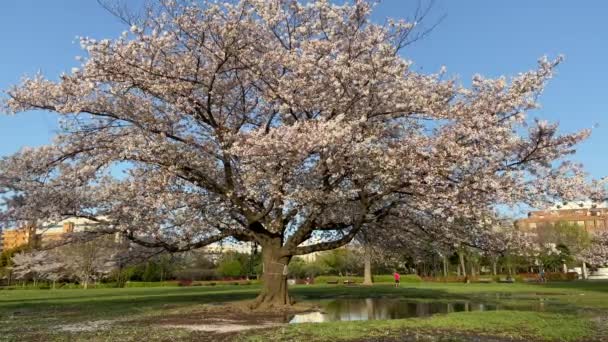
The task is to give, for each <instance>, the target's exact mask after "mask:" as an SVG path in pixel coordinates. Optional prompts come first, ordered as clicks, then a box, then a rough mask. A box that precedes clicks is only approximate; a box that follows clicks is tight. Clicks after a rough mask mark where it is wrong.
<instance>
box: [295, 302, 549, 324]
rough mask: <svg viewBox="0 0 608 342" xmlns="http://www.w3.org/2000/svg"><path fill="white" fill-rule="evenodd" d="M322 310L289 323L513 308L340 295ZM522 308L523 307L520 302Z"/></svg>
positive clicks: (537, 306) (536, 306)
mask: <svg viewBox="0 0 608 342" xmlns="http://www.w3.org/2000/svg"><path fill="white" fill-rule="evenodd" d="M546 304H547V303H546V302H545V301H543V300H541V301H539V302H536V303H528V304H527V307H526V308H523V309H525V310H532V311H544V310H545V307H546ZM319 306H320V307H321V311H317V312H308V313H303V314H297V315H294V316H292V317H290V319H289V320H288V321H289V323H319V322H333V321H366V320H385V319H399V318H411V317H425V316H430V315H434V314H447V313H450V312H463V311H496V310H509V307H507V306H504V305H500V304H493V303H482V302H474V301H466V300H462V301H452V302H446V301H442V302H416V301H412V300H407V299H396V298H367V299H336V300H330V301H321V302H319ZM517 309H518V310H522V307H521V306H518V308H517Z"/></svg>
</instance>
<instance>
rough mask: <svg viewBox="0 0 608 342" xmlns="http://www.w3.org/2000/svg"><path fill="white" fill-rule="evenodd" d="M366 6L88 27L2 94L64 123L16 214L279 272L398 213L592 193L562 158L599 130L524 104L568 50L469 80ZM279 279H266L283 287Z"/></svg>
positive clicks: (252, 0)
mask: <svg viewBox="0 0 608 342" xmlns="http://www.w3.org/2000/svg"><path fill="white" fill-rule="evenodd" d="M372 7H373V6H372V5H371V4H370V3H369V2H367V1H362V0H357V1H353V2H351V3H348V4H345V5H334V4H331V3H329V1H324V0H318V1H311V2H306V3H299V2H297V1H292V0H277V1H266V0H242V1H235V2H231V3H225V4H216V3H211V2H209V3H208V2H202V3H200V4H193V3H192V2H188V3H187V4H184V3H181V2H176V1H162V2H161V3H160V4H159V6H157V7H156V8H155V9H152V10H150V12H149V13H148V15H147V16H146V19H145V20H142V21H139V22H137V23H135V22H134V23H132V26H131V27H130V31H129V32H125V33H123V34H122V35H121V36H120V37H118V38H116V39H104V40H95V39H92V38H86V37H85V38H82V39H81V44H82V47H83V49H84V50H85V51H86V54H87V57H85V58H82V65H81V66H80V67H79V68H74V69H73V70H72V72H71V73H69V74H65V75H61V77H60V79H59V80H56V81H55V80H49V79H47V78H44V77H43V76H41V75H36V76H33V77H29V78H25V79H24V80H23V82H22V83H21V84H20V85H18V86H16V87H14V88H12V89H10V90H9V91H8V92H7V94H8V96H7V99H6V101H5V108H6V111H8V112H10V113H18V112H26V111H29V110H33V109H43V110H48V111H51V112H55V113H57V114H58V115H59V117H60V118H61V124H62V126H61V127H62V129H61V131H60V133H59V134H58V135H57V137H56V139H55V141H54V142H53V144H51V145H49V146H43V147H40V148H34V149H23V150H22V151H20V152H19V153H17V154H15V155H13V156H11V157H9V158H5V159H4V160H2V161H1V163H0V185H1V186H2V188H3V190H5V191H10V192H11V193H12V194H15V195H18V196H20V199H19V201H18V202H19V203H20V205H19V206H14V207H11V209H10V210H5V212H4V216H6V217H8V218H10V219H12V220H25V219H27V220H32V219H59V218H60V217H63V216H82V217H88V218H91V219H94V220H97V221H98V222H99V223H100V229H101V230H103V231H104V232H108V233H114V232H121V233H123V234H124V235H125V236H126V237H128V238H129V239H131V240H133V241H135V242H138V243H140V244H142V245H145V246H149V247H162V248H165V249H167V250H169V251H184V250H188V249H192V248H198V247H202V246H205V245H207V244H209V243H212V242H216V241H220V240H222V239H224V238H227V237H233V238H236V239H238V240H242V241H251V240H255V241H257V242H258V243H260V244H261V246H262V247H263V249H264V252H263V254H264V265H265V266H264V267H265V274H267V276H268V277H270V278H267V279H271V278H272V277H273V276H274V277H276V278H277V279H283V280H284V276H282V269H283V265H286V264H287V263H288V262H289V260H290V258H291V257H292V256H293V255H299V254H306V253H310V252H313V251H319V250H325V249H331V248H336V247H339V246H341V245H344V244H346V243H348V242H349V241H351V239H352V238H353V237H354V236H355V235H356V234H357V233H358V232H359V231H360V229H362V227H364V226H366V225H367V226H371V227H374V228H373V229H382V225H378V224H376V223H377V222H378V220H380V219H382V218H383V217H385V216H387V215H389V214H391V215H395V216H396V217H402V218H412V217H423V218H424V219H425V220H428V219H431V218H432V219H434V220H439V221H442V220H443V221H445V222H451V221H452V220H453V219H454V218H464V219H469V220H475V219H476V218H479V217H484V216H487V211H488V210H491V208H492V207H493V206H494V205H496V204H505V205H512V204H516V203H528V204H531V205H535V206H536V205H538V204H539V203H546V202H553V201H555V200H558V199H559V200H562V199H567V200H569V199H572V198H575V197H578V196H587V195H589V194H590V192H591V190H592V188H591V187H588V186H587V185H586V184H585V179H584V174H583V172H582V171H581V169H580V167H579V166H578V165H575V164H573V163H571V162H568V161H567V160H564V159H563V157H564V156H566V155H568V154H571V153H573V152H574V145H575V144H577V143H578V142H580V141H581V140H583V139H585V138H586V137H587V136H588V134H589V132H588V131H582V132H576V133H572V134H564V135H560V134H558V129H557V128H558V127H557V125H556V124H551V123H547V122H546V121H540V120H529V119H528V116H527V112H528V111H530V110H533V109H535V108H537V106H538V104H537V102H536V99H537V97H538V95H539V94H540V93H541V92H542V90H543V87H544V85H545V82H546V81H547V80H548V79H549V78H551V76H552V75H553V70H554V67H555V66H556V65H557V64H558V63H559V62H560V61H561V58H558V59H556V60H548V59H546V58H542V59H541V60H540V61H539V63H538V68H537V69H536V70H533V71H529V72H525V73H522V74H520V75H518V76H517V77H515V78H512V79H509V80H508V79H507V78H504V77H501V78H498V79H486V78H484V77H482V76H475V77H474V78H473V81H472V85H471V87H470V88H465V87H463V86H461V85H459V83H458V82H457V81H455V80H453V79H445V76H444V73H443V72H439V73H437V74H431V75H425V74H421V73H418V72H415V71H413V70H412V69H411V68H410V66H411V62H410V61H408V60H407V59H404V57H403V56H402V55H401V52H402V48H403V47H405V46H406V45H407V44H408V42H409V41H410V38H411V32H412V30H414V29H415V25H414V24H412V23H407V22H403V21H392V20H389V21H387V23H386V24H384V25H377V24H374V23H372V22H371V21H370V13H371V10H372ZM118 168H120V169H125V170H126V171H125V175H124V176H121V177H114V176H113V171H115V170H117V169H118ZM99 218H103V219H99ZM452 226H453V225H450V224H448V225H444V226H441V225H436V226H435V227H434V228H433V229H432V230H429V233H431V234H443V235H445V236H450V235H451V234H452V232H451V230H450V227H452ZM265 277H266V275H265ZM268 283H270V281H269V282H268ZM280 283H282V284H283V285H281V289H278V290H276V289H275V290H276V291H275V290H268V289H267V291H269V292H277V291H278V292H280V293H281V295H280V296H279V297H281V298H280V299H279V301H283V302H286V301H287V295H286V291H284V289H283V287H284V286H285V285H284V283H285V282H284V281H282V282H280ZM270 297H272V296H270Z"/></svg>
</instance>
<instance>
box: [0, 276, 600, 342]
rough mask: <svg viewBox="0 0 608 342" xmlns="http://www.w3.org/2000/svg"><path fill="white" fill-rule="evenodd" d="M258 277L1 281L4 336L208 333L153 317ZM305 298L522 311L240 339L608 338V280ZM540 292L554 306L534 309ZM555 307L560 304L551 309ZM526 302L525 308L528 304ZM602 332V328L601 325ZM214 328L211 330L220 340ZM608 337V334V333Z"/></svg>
mask: <svg viewBox="0 0 608 342" xmlns="http://www.w3.org/2000/svg"><path fill="white" fill-rule="evenodd" d="M258 291H259V286H258V285H249V286H209V287H206V286H205V287H145V288H123V289H115V288H107V289H89V290H82V289H58V290H0V341H123V340H124V341H139V340H142V336H145V337H146V340H151V341H155V340H157V341H190V340H205V338H206V337H205V336H207V335H209V334H207V333H201V332H190V331H186V330H179V329H177V330H176V329H168V328H166V327H160V326H159V325H157V324H154V321H155V320H157V319H159V318H162V317H165V316H166V315H168V314H172V315H175V314H181V315H184V316H189V315H192V314H193V313H195V312H197V310H200V308H201V307H202V305H203V304H210V303H222V302H231V301H239V300H246V299H252V298H254V297H255V295H256V293H257V292H258ZM290 291H291V294H292V296H293V297H295V298H296V299H297V300H299V301H309V300H313V301H315V300H323V299H334V298H369V297H396V298H406V299H408V300H416V301H454V300H471V301H479V302H485V303H497V304H501V305H504V306H509V307H510V308H511V309H515V310H518V311H496V312H461V313H450V314H447V315H434V316H431V317H428V318H411V319H400V320H386V321H368V322H331V323H321V324H299V325H290V326H286V327H282V328H277V329H271V330H267V331H263V332H261V331H256V332H252V331H250V332H247V333H246V334H240V335H238V336H237V335H234V336H232V335H231V336H232V338H235V339H236V340H244V339H248V340H251V341H262V340H287V341H289V340H291V341H302V340H305V341H325V340H349V339H350V340H361V339H364V338H365V337H374V336H375V337H383V336H384V337H385V336H386V335H387V334H388V335H391V336H399V334H403V333H408V332H412V331H414V332H421V333H429V334H434V333H435V332H440V333H443V334H448V335H449V334H451V333H463V334H490V335H496V336H513V337H519V338H522V339H524V340H549V341H552V340H556V341H557V340H563V341H588V340H590V339H595V340H597V341H601V340H604V338H608V335H602V334H605V333H606V326H605V324H602V325H598V324H599V323H597V322H598V321H601V322H603V321H604V320H598V318H601V317H608V283H606V282H595V283H592V282H571V283H549V284H466V285H465V284H456V283H446V284H443V283H408V284H402V286H401V287H400V288H394V287H392V286H391V285H377V286H373V287H363V286H354V287H348V286H342V285H314V286H305V285H303V286H296V287H293V288H291V289H290ZM539 298H542V299H543V300H546V301H547V302H549V303H550V304H551V305H550V306H548V309H547V311H546V312H532V311H525V310H527V307H528V306H529V305H530V304H531V303H537V302H538V301H539ZM551 308H553V309H551ZM522 310H523V311H522ZM100 320H116V322H118V323H117V324H115V325H112V328H111V329H109V330H105V331H91V332H65V331H61V329H60V328H61V327H62V326H65V325H68V324H75V323H83V322H91V321H100ZM594 334H595V335H594ZM214 339H216V338H213V339H211V340H214ZM605 340H608V339H605Z"/></svg>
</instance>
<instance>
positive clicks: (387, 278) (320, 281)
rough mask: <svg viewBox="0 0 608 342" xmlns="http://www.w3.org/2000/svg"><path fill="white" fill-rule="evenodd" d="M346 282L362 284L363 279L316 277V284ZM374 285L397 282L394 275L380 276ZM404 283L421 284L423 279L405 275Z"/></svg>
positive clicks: (353, 277)
mask: <svg viewBox="0 0 608 342" xmlns="http://www.w3.org/2000/svg"><path fill="white" fill-rule="evenodd" d="M345 280H350V281H353V282H355V283H362V282H363V277H361V276H318V277H315V283H316V284H327V282H335V281H337V282H338V283H340V284H342V283H344V281H345ZM373 281H374V283H393V282H395V278H394V277H393V275H392V274H380V275H374V276H373ZM400 281H401V282H402V283H419V282H421V281H422V278H420V277H419V276H417V275H415V274H404V275H402V276H401V280H400Z"/></svg>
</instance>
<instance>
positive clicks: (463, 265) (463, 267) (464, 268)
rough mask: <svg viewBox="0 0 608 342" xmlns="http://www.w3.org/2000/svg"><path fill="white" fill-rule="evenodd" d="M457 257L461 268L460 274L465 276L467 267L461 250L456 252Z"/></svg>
mask: <svg viewBox="0 0 608 342" xmlns="http://www.w3.org/2000/svg"><path fill="white" fill-rule="evenodd" d="M458 257H459V258H460V269H461V271H462V272H461V274H462V276H463V277H466V276H467V268H466V265H465V263H464V253H462V252H458Z"/></svg>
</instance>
